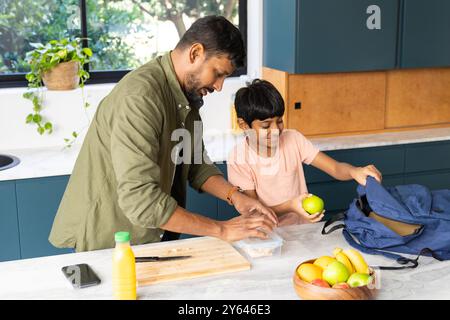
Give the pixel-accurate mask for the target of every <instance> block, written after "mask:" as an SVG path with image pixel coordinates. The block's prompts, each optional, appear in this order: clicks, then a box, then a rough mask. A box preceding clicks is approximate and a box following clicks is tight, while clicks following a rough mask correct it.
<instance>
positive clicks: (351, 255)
mask: <svg viewBox="0 0 450 320" xmlns="http://www.w3.org/2000/svg"><path fill="white" fill-rule="evenodd" d="M343 253H344V254H345V255H346V256H347V258H348V259H349V260H350V262H351V263H352V265H353V267H354V268H355V270H356V272H357V273H367V274H369V273H370V270H369V266H368V265H367V262H366V261H365V260H364V258H363V256H362V255H361V253H359V251H358V250H355V249H347V250H343Z"/></svg>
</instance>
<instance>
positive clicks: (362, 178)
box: [350, 164, 382, 186]
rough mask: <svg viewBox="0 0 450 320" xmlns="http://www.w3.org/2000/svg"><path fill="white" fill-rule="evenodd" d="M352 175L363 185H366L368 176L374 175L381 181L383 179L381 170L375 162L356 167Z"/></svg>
mask: <svg viewBox="0 0 450 320" xmlns="http://www.w3.org/2000/svg"><path fill="white" fill-rule="evenodd" d="M350 175H351V176H352V178H353V179H355V181H356V182H358V183H359V184H360V185H363V186H365V185H366V179H367V176H371V177H374V178H375V180H377V181H378V182H379V183H381V180H382V175H381V172H380V171H378V169H377V168H376V167H375V166H374V165H373V164H371V165H368V166H365V167H356V168H354V169H353V170H352V171H351V172H350Z"/></svg>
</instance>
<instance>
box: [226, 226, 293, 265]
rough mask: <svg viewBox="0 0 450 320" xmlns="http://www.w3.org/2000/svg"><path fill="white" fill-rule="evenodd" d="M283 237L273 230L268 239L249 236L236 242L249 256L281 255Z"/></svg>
mask: <svg viewBox="0 0 450 320" xmlns="http://www.w3.org/2000/svg"><path fill="white" fill-rule="evenodd" d="M283 242H284V241H283V239H282V238H281V237H280V236H279V235H278V234H276V233H275V232H272V233H271V234H270V235H269V238H268V239H259V238H248V239H244V240H240V241H237V242H235V243H234V244H235V246H236V247H237V248H239V249H240V250H241V251H243V252H244V253H245V254H246V255H247V256H248V257H249V258H252V259H253V258H262V257H279V256H280V255H281V247H282V246H283Z"/></svg>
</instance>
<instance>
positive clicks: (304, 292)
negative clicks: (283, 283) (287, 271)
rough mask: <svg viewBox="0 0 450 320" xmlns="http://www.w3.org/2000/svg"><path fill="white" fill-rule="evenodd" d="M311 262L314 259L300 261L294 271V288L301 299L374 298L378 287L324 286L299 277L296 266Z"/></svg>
mask: <svg viewBox="0 0 450 320" xmlns="http://www.w3.org/2000/svg"><path fill="white" fill-rule="evenodd" d="M313 262H314V259H313V260H308V261H305V262H302V263H300V264H298V265H297V267H296V268H295V271H294V279H293V280H294V281H293V282H294V289H295V292H296V293H297V295H298V296H299V297H300V298H302V299H303V300H372V299H375V298H376V296H377V294H378V289H375V288H373V289H369V287H368V286H361V287H355V288H348V289H335V288H325V287H319V286H316V285H313V284H311V283H309V282H306V281H304V280H302V279H300V277H299V276H298V274H297V268H298V267H299V266H300V265H301V264H303V263H313ZM372 276H373V275H372Z"/></svg>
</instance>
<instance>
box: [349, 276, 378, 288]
mask: <svg viewBox="0 0 450 320" xmlns="http://www.w3.org/2000/svg"><path fill="white" fill-rule="evenodd" d="M372 280H373V278H372V276H371V275H369V274H367V273H353V274H352V275H351V276H350V278H348V280H347V283H348V284H349V285H350V287H352V288H354V287H361V286H367V285H368V284H369V283H371V282H372Z"/></svg>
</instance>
